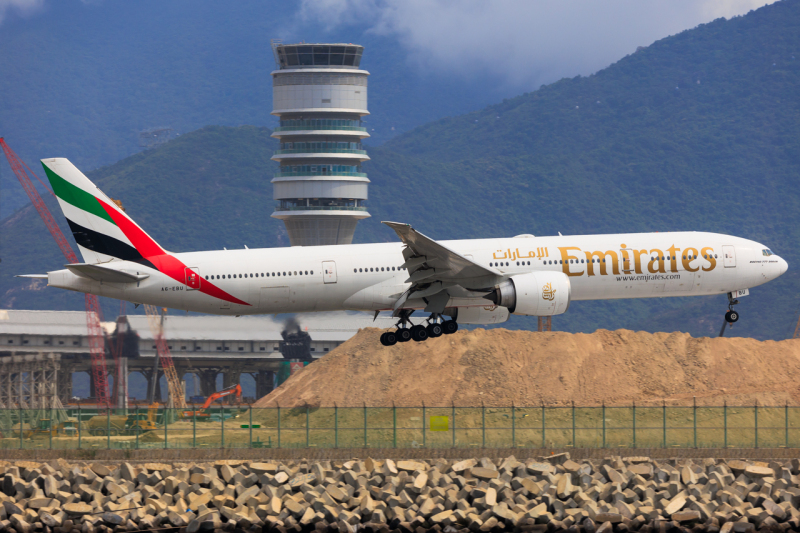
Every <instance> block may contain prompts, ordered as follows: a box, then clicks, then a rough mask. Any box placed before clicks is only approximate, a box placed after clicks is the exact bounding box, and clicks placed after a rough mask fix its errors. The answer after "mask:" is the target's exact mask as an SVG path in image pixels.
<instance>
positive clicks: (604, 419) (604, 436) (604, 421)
mask: <svg viewBox="0 0 800 533" xmlns="http://www.w3.org/2000/svg"><path fill="white" fill-rule="evenodd" d="M602 414H603V448H605V447H606V401H605V400H603V411H602Z"/></svg>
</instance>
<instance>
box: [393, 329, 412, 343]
mask: <svg viewBox="0 0 800 533" xmlns="http://www.w3.org/2000/svg"><path fill="white" fill-rule="evenodd" d="M395 335H396V336H397V342H408V341H410V340H411V329H409V328H397V331H396V332H395Z"/></svg>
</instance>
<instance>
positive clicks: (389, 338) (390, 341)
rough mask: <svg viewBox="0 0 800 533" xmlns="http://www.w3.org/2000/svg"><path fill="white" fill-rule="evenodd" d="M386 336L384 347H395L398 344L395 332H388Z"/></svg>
mask: <svg viewBox="0 0 800 533" xmlns="http://www.w3.org/2000/svg"><path fill="white" fill-rule="evenodd" d="M383 335H384V338H383V340H384V344H383V345H384V346H394V345H395V344H397V335H395V333H394V331H387V332H386V333H384V334H383Z"/></svg>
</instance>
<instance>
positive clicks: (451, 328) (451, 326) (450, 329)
mask: <svg viewBox="0 0 800 533" xmlns="http://www.w3.org/2000/svg"><path fill="white" fill-rule="evenodd" d="M442 331H444V334H445V335H452V334H453V333H455V332H456V331H458V322H456V321H455V320H448V321H447V322H445V323H444V324H442Z"/></svg>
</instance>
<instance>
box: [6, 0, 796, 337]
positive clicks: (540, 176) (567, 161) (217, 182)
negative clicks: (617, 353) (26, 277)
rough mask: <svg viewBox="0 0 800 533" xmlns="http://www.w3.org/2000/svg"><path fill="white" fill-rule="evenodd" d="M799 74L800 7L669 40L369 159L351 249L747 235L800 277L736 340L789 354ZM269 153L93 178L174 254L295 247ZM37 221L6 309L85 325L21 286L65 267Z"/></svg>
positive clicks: (621, 312) (748, 307) (11, 268)
mask: <svg viewBox="0 0 800 533" xmlns="http://www.w3.org/2000/svg"><path fill="white" fill-rule="evenodd" d="M796 57H800V2H799V1H797V0H793V1H782V2H778V3H775V4H772V5H770V6H767V7H764V8H762V9H759V10H757V11H755V12H751V13H750V14H748V15H746V16H743V17H738V18H735V19H732V20H727V21H726V20H717V21H714V22H712V23H710V24H706V25H703V26H700V27H698V28H696V29H693V30H689V31H686V32H683V33H681V34H679V35H676V36H673V37H669V38H667V39H663V40H661V41H658V42H656V43H655V44H653V45H652V46H650V47H648V48H646V49H642V50H640V51H638V52H636V53H634V54H632V55H630V56H628V57H626V58H624V59H622V60H621V61H619V62H618V63H616V64H614V65H612V66H610V67H609V68H607V69H605V70H603V71H601V72H598V73H597V74H596V75H593V76H590V77H585V78H584V77H579V78H574V79H565V80H561V81H559V82H558V83H554V84H552V85H549V86H546V87H542V88H541V89H540V90H538V91H536V92H533V93H529V94H525V95H522V96H519V97H516V98H513V99H508V100H505V101H503V102H502V103H500V104H497V105H494V106H491V107H488V108H486V109H484V110H482V111H479V112H474V113H470V114H468V115H463V116H458V117H455V118H448V119H442V120H438V121H436V122H433V123H430V124H428V125H425V126H423V127H420V128H417V129H415V130H413V131H411V132H408V133H406V134H403V135H401V136H398V137H397V138H395V139H393V140H391V141H389V142H387V143H386V144H384V145H382V146H380V147H376V148H371V149H370V156H371V157H372V161H371V162H369V163H368V164H367V165H365V166H366V170H367V171H368V173H369V176H370V179H371V180H372V185H371V189H370V191H371V198H370V212H371V213H372V218H371V219H368V220H367V221H364V222H361V223H360V225H359V229H358V230H357V232H356V238H357V240H358V241H360V242H369V241H376V240H377V241H389V240H394V239H395V236H394V235H393V234H392V232H391V231H390V230H388V229H387V228H385V227H384V226H382V225H381V224H380V223H379V221H380V220H397V221H403V222H410V223H412V224H414V225H415V226H416V227H417V228H418V229H419V230H420V231H422V232H423V233H426V234H428V235H430V236H431V237H433V238H436V239H449V238H473V237H475V238H476V237H491V236H510V235H515V234H518V233H534V234H542V235H547V234H549V235H553V234H556V233H557V232H561V233H562V234H565V235H567V234H582V233H590V234H594V233H608V232H647V231H678V230H697V231H716V232H721V233H728V234H732V235H738V236H741V237H745V238H750V239H754V240H758V241H761V242H763V243H765V244H766V245H768V246H770V247H771V248H772V249H773V250H774V251H775V252H777V253H778V254H780V255H782V256H783V257H785V258H786V259H787V260H788V261H789V264H790V270H789V272H788V273H787V274H785V275H784V276H783V277H781V278H780V279H779V280H777V281H775V282H772V283H769V284H767V285H765V286H763V287H760V288H756V289H754V290H753V291H752V294H751V296H748V297H746V298H743V299H742V304H741V305H740V307H739V308H738V309H739V311H740V312H741V315H742V320H741V321H740V322H739V323H738V324H736V326H735V328H734V329H733V331H731V332H729V333H728V334H735V335H744V336H753V337H756V338H761V339H766V338H774V339H779V338H786V337H787V336H788V335H791V333H792V331H793V328H794V324H795V322H796V320H797V315H798V302H797V298H796V297H795V295H796V294H797V293H798V289H800V275H798V274H797V273H796V269H797V265H800V253H798V251H797V250H796V248H795V246H796V245H797V243H798V242H799V241H798V236H799V235H798V232H800V230H799V229H798V222H800V221H799V220H798V215H800V209H798V207H800V206H798V202H799V200H800V183H798V180H797V179H796V177H797V175H798V173H799V171H800V90H799V89H800V63H799V62H798V60H797V59H795V58H796ZM273 148H274V143H273V141H272V140H271V139H270V138H269V131H268V130H265V129H260V128H254V127H240V128H222V127H209V128H204V129H202V130H199V131H196V132H193V133H191V134H186V135H182V136H181V137H179V138H178V139H176V140H175V141H172V142H170V143H168V144H167V145H164V146H162V147H160V148H157V149H154V150H151V151H148V152H144V153H142V154H138V155H136V156H133V157H130V158H128V159H125V160H123V161H120V162H119V163H117V164H116V165H113V166H111V167H105V168H102V169H99V170H97V171H94V172H92V173H90V177H91V178H92V179H94V180H95V181H96V182H97V183H98V185H99V186H100V187H101V188H102V189H103V190H104V191H105V192H106V193H107V194H109V195H111V196H112V197H115V198H121V199H122V201H123V202H124V204H125V205H126V207H127V208H128V211H129V213H130V214H131V215H132V216H133V217H134V218H135V219H136V220H137V221H138V222H140V223H141V224H142V225H143V227H144V228H145V229H146V230H148V232H150V233H151V235H153V237H154V238H156V240H158V241H159V242H161V243H162V244H163V245H164V246H166V247H167V248H169V249H173V250H175V251H183V250H192V249H211V248H219V247H222V246H227V247H228V248H231V247H241V246H243V245H244V244H247V245H248V246H250V247H254V246H273V245H282V244H283V245H285V244H286V242H287V239H286V238H285V234H284V233H283V229H282V224H281V223H280V222H278V221H276V220H273V219H271V218H270V217H269V215H270V213H271V212H272V206H273V201H272V200H271V185H270V183H269V179H270V176H271V174H272V172H273V171H274V168H275V165H274V163H272V162H270V161H269V157H270V155H271V151H272V149H273ZM34 215H35V213H33V212H31V211H30V210H28V211H22V212H19V213H16V214H15V215H14V216H12V217H10V218H8V219H6V220H5V221H4V222H3V223H2V226H0V232H1V233H0V245H2V250H0V252H1V253H2V258H3V263H2V265H3V269H2V275H0V306H5V307H8V306H14V307H17V308H22V307H32V308H37V307H39V308H45V307H46V308H53V307H56V308H79V307H80V305H82V300H81V299H80V297H79V296H77V295H64V294H63V293H58V292H57V291H46V290H41V289H38V290H34V288H32V287H30V286H29V285H30V284H27V285H26V283H27V282H24V281H21V280H19V279H14V278H11V277H10V275H13V274H16V273H28V272H41V271H44V270H46V269H52V268H54V266H57V265H59V264H61V263H60V260H59V259H58V257H57V254H56V253H55V251H53V252H52V253H50V255H47V253H46V250H50V249H51V248H54V245H52V244H51V241H50V238H49V236H48V235H47V234H46V232H44V228H43V225H41V222H39V221H38V220H36V219H35V217H34ZM37 224H38V226H37ZM39 226H41V228H40V229H37V228H39ZM39 240H42V241H46V242H41V243H39V242H38V241H39ZM31 241H37V243H38V244H35V249H34V250H31V246H32V244H31ZM725 305H726V301H725V298H724V296H719V297H706V298H665V299H657V300H632V301H604V302H575V303H573V305H572V306H571V308H570V310H569V313H567V314H566V315H564V316H560V317H556V318H555V319H554V325H555V327H556V328H557V329H562V330H568V331H592V330H594V329H595V328H598V327H604V328H609V329H616V328H619V327H628V328H633V329H644V330H649V331H658V330H662V331H664V330H666V331H673V330H683V331H688V332H690V333H692V334H693V335H714V334H716V333H717V332H718V330H719V327H720V326H721V325H722V315H723V312H724V310H725ZM507 325H508V326H511V327H525V328H530V327H532V326H534V325H535V321H534V320H531V319H526V318H521V317H514V318H513V319H512V320H511V321H510V322H509V323H508V324H507Z"/></svg>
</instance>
